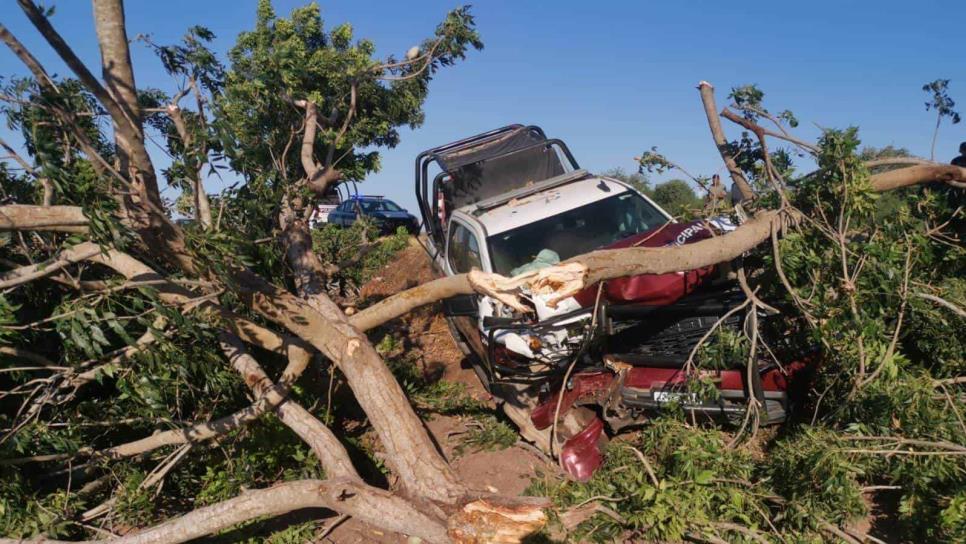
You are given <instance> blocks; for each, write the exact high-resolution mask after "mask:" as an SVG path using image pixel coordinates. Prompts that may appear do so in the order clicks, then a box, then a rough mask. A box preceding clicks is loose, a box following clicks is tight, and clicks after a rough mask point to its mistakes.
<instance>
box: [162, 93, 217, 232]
mask: <svg viewBox="0 0 966 544" xmlns="http://www.w3.org/2000/svg"><path fill="white" fill-rule="evenodd" d="M182 96H184V95H183V94H179V95H178V96H175V98H174V100H172V101H171V103H170V104H168V106H167V107H166V108H165V109H164V111H165V112H166V113H167V114H168V117H170V118H171V122H172V123H174V128H175V130H176V131H177V132H178V136H179V137H180V138H181V143H182V145H183V147H184V154H185V158H186V160H185V167H187V168H188V169H189V170H190V171H192V172H193V173H194V178H192V179H190V180H189V182H190V183H191V190H192V191H193V194H192V198H193V199H194V209H195V219H197V220H198V223H200V224H201V226H202V227H204V228H206V229H207V228H209V227H210V226H211V203H210V202H209V201H208V193H206V192H205V185H204V176H203V174H204V165H205V161H202V160H193V159H191V157H192V156H193V155H194V156H196V157H204V156H206V155H207V152H208V150H207V149H206V148H204V145H203V144H202V146H201V147H200V148H199V149H192V148H194V147H195V140H194V137H193V136H192V135H191V131H190V130H188V124H187V123H186V122H185V119H184V115H183V114H182V112H181V108H180V107H178V100H180V98H181V97H182ZM198 115H204V112H199V114H198Z"/></svg>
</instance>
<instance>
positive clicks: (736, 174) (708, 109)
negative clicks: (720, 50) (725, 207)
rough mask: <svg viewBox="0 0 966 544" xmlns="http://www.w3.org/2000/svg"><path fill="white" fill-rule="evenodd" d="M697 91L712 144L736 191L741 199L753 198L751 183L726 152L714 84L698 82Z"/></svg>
mask: <svg viewBox="0 0 966 544" xmlns="http://www.w3.org/2000/svg"><path fill="white" fill-rule="evenodd" d="M698 91H699V92H700V93H701V103H702V104H704V113H705V115H706V116H707V117H708V127H709V128H710V129H711V137H712V138H714V145H715V146H716V147H717V148H718V152H719V153H721V159H722V160H724V163H725V166H727V167H728V173H729V174H731V179H732V180H733V181H734V182H735V185H736V186H737V187H738V191H740V192H741V198H742V199H743V200H751V199H753V198H755V192H754V191H753V190H752V188H751V185H750V184H749V183H748V180H747V179H746V178H745V175H744V174H743V173H742V172H741V169H740V168H738V164H737V163H736V162H735V159H734V157H732V156H731V154H730V153H728V140H727V139H726V138H725V134H724V129H722V128H721V121H719V120H718V107H717V106H716V105H715V102H714V86H712V85H711V84H710V83H708V82H707V81H702V82H700V83H698Z"/></svg>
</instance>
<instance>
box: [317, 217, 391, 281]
mask: <svg viewBox="0 0 966 544" xmlns="http://www.w3.org/2000/svg"><path fill="white" fill-rule="evenodd" d="M409 238H410V234H409V233H408V232H406V229H405V228H403V227H400V228H399V229H398V230H397V231H396V232H395V233H393V234H391V235H389V236H383V237H380V236H379V235H378V229H377V227H376V226H375V225H374V224H373V223H372V222H371V221H370V220H368V219H366V218H362V219H360V220H358V221H356V222H354V223H353V224H352V225H351V226H349V227H339V226H336V225H332V224H329V223H325V224H323V225H321V226H320V227H319V228H316V229H313V230H312V248H313V249H314V250H315V253H316V255H318V256H319V258H320V259H321V260H322V262H323V263H325V264H331V265H335V266H337V267H339V270H338V272H337V273H336V277H335V279H336V280H337V281H339V282H342V283H347V284H349V285H352V286H355V287H358V286H360V285H362V284H363V283H365V282H366V281H368V280H369V279H370V278H371V277H372V276H373V274H375V273H376V272H377V271H378V270H380V269H382V268H383V267H384V266H386V265H387V264H389V263H390V262H391V261H392V259H393V258H394V257H395V255H396V254H397V253H399V251H401V250H402V249H403V248H405V247H406V245H407V244H408V243H409Z"/></svg>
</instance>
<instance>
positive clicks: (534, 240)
mask: <svg viewBox="0 0 966 544" xmlns="http://www.w3.org/2000/svg"><path fill="white" fill-rule="evenodd" d="M667 220H668V219H667V218H666V217H665V216H664V214H662V213H661V212H660V211H659V210H658V209H657V208H656V207H654V206H653V205H652V204H650V203H649V202H648V201H646V200H644V199H643V198H641V197H640V196H639V195H637V194H636V193H633V192H625V193H621V194H618V195H614V196H609V197H607V198H605V199H603V200H598V201H597V202H593V203H591V204H587V205H585V206H581V207H579V208H574V209H572V210H568V211H566V212H563V213H561V214H557V215H552V216H550V217H547V218H544V219H540V220H539V221H535V222H533V223H530V224H527V225H524V226H522V227H517V228H515V229H512V230H508V231H506V232H501V233H499V234H494V235H493V236H490V237H489V238H488V239H487V243H488V244H489V247H490V256H491V259H492V260H493V269H494V271H495V272H497V273H499V274H503V275H505V276H515V275H517V274H522V273H524V272H528V271H530V270H533V269H536V268H541V267H543V266H548V265H551V264H555V262H559V261H563V260H566V259H569V258H571V257H574V256H576V255H580V254H582V253H587V252H589V251H593V250H595V249H598V248H601V247H604V246H608V245H610V244H612V243H614V242H616V241H618V240H621V239H623V238H627V237H628V236H633V235H635V234H638V233H641V232H644V231H647V230H650V229H653V228H656V227H659V226H661V225H663V224H664V223H665V222H667Z"/></svg>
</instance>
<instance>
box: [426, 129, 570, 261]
mask: <svg viewBox="0 0 966 544" xmlns="http://www.w3.org/2000/svg"><path fill="white" fill-rule="evenodd" d="M521 131H526V132H527V133H528V134H529V135H531V136H532V138H533V139H534V140H535V141H534V142H533V143H531V144H529V145H526V146H523V147H517V148H514V149H509V150H507V151H504V152H502V153H495V154H493V155H490V156H486V157H483V158H481V159H479V162H483V161H487V160H492V159H496V158H500V157H506V156H509V155H512V154H515V153H519V152H522V151H527V150H532V149H534V148H537V147H540V146H546V147H547V148H552V147H554V146H556V147H557V149H559V150H560V152H561V153H562V154H563V156H564V157H565V158H566V160H567V161H568V162H569V163H570V167H571V170H578V169H579V168H580V166H579V165H578V164H577V160H576V159H575V158H574V156H573V154H572V153H571V152H570V149H569V148H568V147H567V145H566V144H565V143H564V142H562V141H561V140H559V139H548V138H547V136H546V134H545V133H544V131H543V129H542V128H540V127H538V126H536V125H529V126H524V125H522V124H519V123H517V124H512V125H506V126H504V127H500V128H497V129H494V130H490V131H487V132H482V133H480V134H477V135H475V136H470V137H468V138H463V139H462V140H457V141H455V142H451V143H448V144H445V145H441V146H438V147H434V148H432V149H428V150H426V151H423V152H422V153H420V154H419V155H417V156H416V164H415V189H416V201H417V204H418V205H419V213H420V215H421V216H422V220H423V225H424V226H425V227H426V232H427V234H428V236H429V240H430V243H431V244H433V245H434V246H437V250H439V248H440V247H441V245H442V244H443V243H444V236H445V233H444V232H443V225H442V224H441V223H440V221H439V201H438V195H439V190H440V184H441V183H442V182H443V181H445V179H446V178H447V177H449V178H450V179H451V178H452V174H453V171H452V170H449V169H447V168H446V166H445V160H446V159H448V158H450V157H454V156H455V155H456V154H458V153H466V152H470V151H471V150H473V148H483V147H484V146H485V145H486V144H490V143H495V142H498V141H499V140H500V139H501V138H505V137H507V136H509V135H511V134H512V133H515V132H521ZM433 163H436V164H438V165H439V167H440V168H441V170H442V172H440V173H439V174H437V175H436V176H435V177H434V178H433V180H432V184H431V185H430V180H429V167H430V165H431V164H433Z"/></svg>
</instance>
